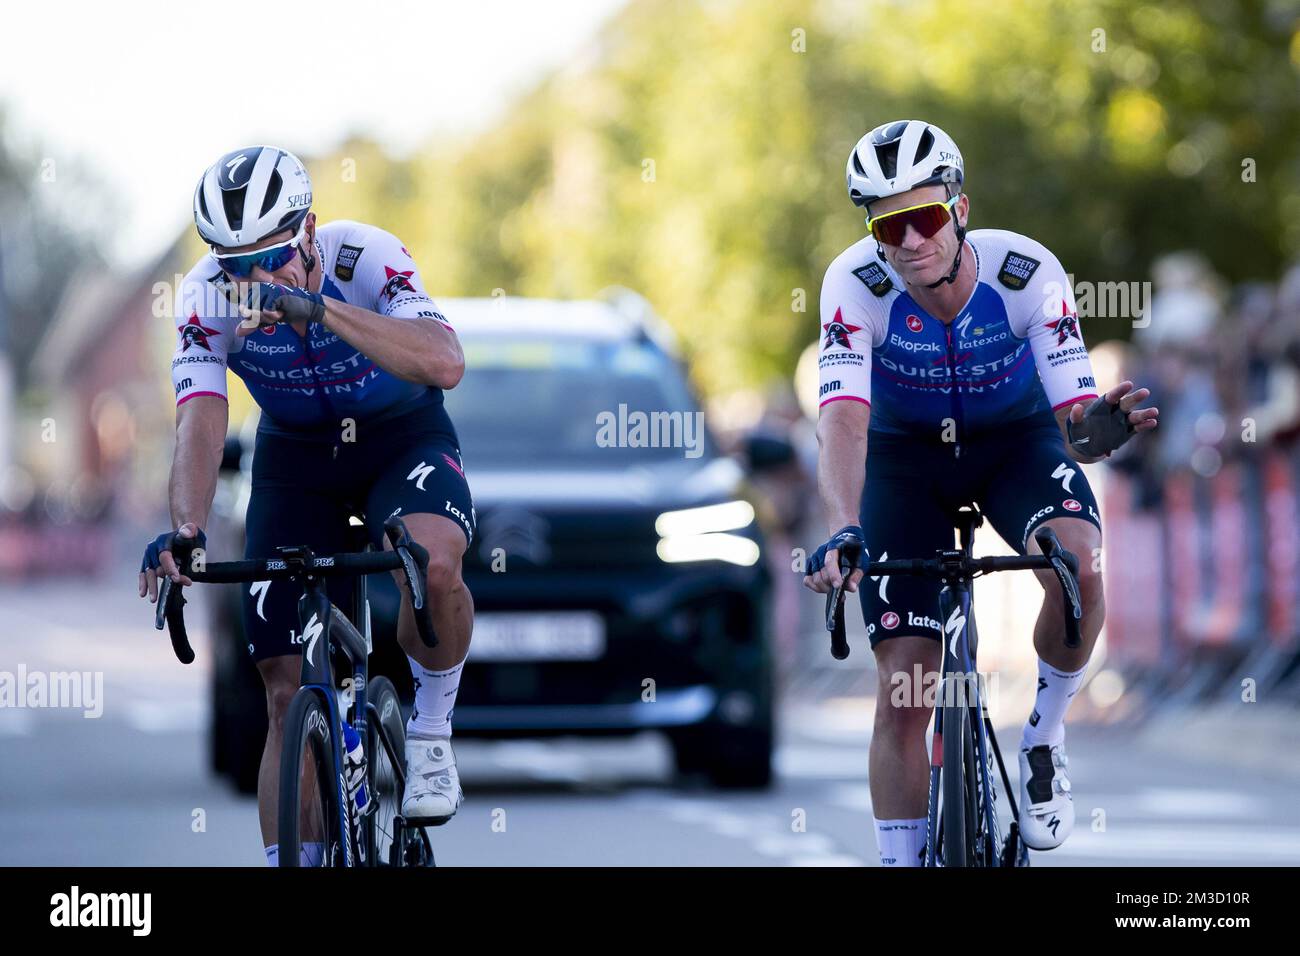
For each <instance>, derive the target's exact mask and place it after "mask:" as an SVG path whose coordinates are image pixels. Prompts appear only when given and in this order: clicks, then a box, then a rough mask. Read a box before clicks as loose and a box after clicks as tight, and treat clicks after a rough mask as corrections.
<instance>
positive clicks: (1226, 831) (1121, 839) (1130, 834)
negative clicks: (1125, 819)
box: [1036, 818, 1300, 865]
mask: <svg viewBox="0 0 1300 956" xmlns="http://www.w3.org/2000/svg"><path fill="white" fill-rule="evenodd" d="M1080 822H1081V823H1082V822H1083V821H1080ZM1050 852H1051V855H1052V858H1053V859H1063V858H1065V857H1072V856H1075V857H1091V858H1094V859H1096V858H1108V859H1115V860H1120V859H1128V860H1133V859H1143V860H1171V861H1177V860H1181V861H1192V860H1206V861H1213V862H1216V863H1271V864H1277V863H1287V864H1291V865H1295V864H1297V863H1300V830H1297V829H1295V828H1286V829H1282V828H1277V827H1245V826H1206V825H1205V824H1195V825H1178V826H1173V825H1170V826H1161V825H1146V826H1127V825H1125V824H1123V823H1117V822H1116V821H1115V820H1114V819H1113V818H1112V819H1111V822H1110V826H1109V827H1108V828H1107V830H1106V831H1105V832H1103V833H1094V832H1093V831H1092V830H1091V829H1089V828H1087V826H1086V825H1085V826H1084V827H1083V828H1082V829H1080V828H1079V827H1077V826H1076V829H1075V831H1074V833H1072V834H1071V835H1070V838H1069V839H1068V840H1066V842H1065V843H1064V844H1062V845H1061V846H1060V847H1058V848H1057V849H1055V850H1052V851H1050ZM1036 856H1037V854H1036Z"/></svg>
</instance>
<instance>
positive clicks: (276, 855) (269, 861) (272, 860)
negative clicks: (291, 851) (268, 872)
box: [266, 843, 280, 866]
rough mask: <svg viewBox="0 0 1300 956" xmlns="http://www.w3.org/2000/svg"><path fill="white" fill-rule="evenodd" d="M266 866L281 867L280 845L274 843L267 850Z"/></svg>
mask: <svg viewBox="0 0 1300 956" xmlns="http://www.w3.org/2000/svg"><path fill="white" fill-rule="evenodd" d="M266 865H267V866H279V865H280V844H278V843H272V844H271V845H270V846H268V847H267V848H266Z"/></svg>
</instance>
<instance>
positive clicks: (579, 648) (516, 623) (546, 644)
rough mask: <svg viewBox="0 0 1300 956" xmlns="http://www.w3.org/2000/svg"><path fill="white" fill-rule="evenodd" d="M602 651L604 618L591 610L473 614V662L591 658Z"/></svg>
mask: <svg viewBox="0 0 1300 956" xmlns="http://www.w3.org/2000/svg"><path fill="white" fill-rule="evenodd" d="M604 653H605V621H604V618H602V617H601V616H600V615H599V614H597V613H595V612H594V611H554V612H545V613H509V614H503V613H489V614H476V615H475V616H474V635H473V637H472V638H471V640H470V645H469V658H470V660H476V661H591V660H596V659H597V658H599V657H600V656H601V655H602V654H604Z"/></svg>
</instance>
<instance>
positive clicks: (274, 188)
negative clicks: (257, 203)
mask: <svg viewBox="0 0 1300 956" xmlns="http://www.w3.org/2000/svg"><path fill="white" fill-rule="evenodd" d="M283 184H284V180H283V179H281V177H280V171H279V170H278V169H273V170H271V179H270V181H269V182H268V183H267V184H266V197H265V198H264V199H263V200H262V211H261V212H259V213H258V214H257V217H258V218H259V219H260V218H262V217H263V216H265V215H266V214H267V213H268V212H270V211H271V209H272V208H273V207H274V206H275V201H276V200H277V199H279V198H280V189H281V187H282V186H283Z"/></svg>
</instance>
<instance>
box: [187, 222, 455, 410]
mask: <svg viewBox="0 0 1300 956" xmlns="http://www.w3.org/2000/svg"><path fill="white" fill-rule="evenodd" d="M314 246H315V248H314V250H313V251H314V253H315V255H316V257H317V259H318V260H319V261H320V263H321V265H320V268H321V270H322V282H321V289H320V291H321V294H322V295H325V296H328V297H330V298H332V299H337V300H338V301H340V302H347V303H350V304H352V305H356V306H359V307H361V308H363V309H368V310H370V311H372V312H377V313H379V314H380V315H387V316H392V317H394V318H407V319H416V318H431V319H435V320H437V321H439V322H442V323H443V324H445V325H447V327H448V328H451V326H450V324H449V323H447V320H446V318H445V317H443V315H442V314H441V313H439V311H438V308H437V306H436V305H435V304H434V302H433V300H432V299H431V298H429V296H428V294H427V293H426V292H425V291H424V284H423V282H422V281H421V279H420V273H419V271H418V270H417V269H416V266H415V262H414V261H413V260H412V259H411V255H410V253H409V252H407V251H406V247H405V246H403V245H402V244H401V242H400V241H398V239H397V238H396V237H395V236H393V235H391V234H390V233H387V232H385V231H384V230H382V229H378V228H376V227H374V226H368V225H365V224H363V223H359V222H349V221H347V220H340V221H337V222H331V223H327V224H325V225H323V226H320V227H319V228H318V229H317V230H316V237H315V240H314ZM225 281H226V278H225V276H224V275H223V274H222V271H221V268H220V266H218V264H217V261H216V259H214V258H213V257H212V256H211V255H206V256H204V257H203V258H202V259H200V260H199V262H198V264H197V265H195V266H194V268H193V269H191V270H190V272H189V274H188V275H187V276H186V277H185V279H184V281H183V282H182V284H181V288H180V290H179V292H178V296H177V303H176V306H177V307H176V312H175V315H176V322H177V339H176V352H175V354H174V356H173V358H172V383H173V385H174V387H175V391H176V404H177V405H178V406H179V405H181V404H183V403H184V402H186V401H188V400H189V399H191V398H194V397H195V396H197V395H219V396H221V397H222V398H225V397H226V369H227V368H229V369H230V370H231V371H232V372H234V373H235V374H236V375H238V376H239V377H240V378H241V379H243V381H244V384H245V385H246V386H247V387H248V390H249V392H250V393H251V394H252V396H253V399H254V400H255V401H256V402H257V404H258V405H259V406H260V407H261V409H262V411H263V413H264V415H263V421H264V423H267V424H270V425H271V426H273V427H276V428H278V429H283V430H288V431H296V430H308V431H310V430H315V429H321V428H327V427H332V428H337V427H338V426H339V423H340V421H341V420H343V419H345V418H352V419H355V420H356V421H358V422H363V421H367V420H371V419H374V418H376V417H378V416H381V415H385V414H388V413H393V412H396V411H404V410H405V409H406V408H407V407H410V408H412V409H414V408H418V407H421V406H423V405H426V404H440V403H441V402H442V390H441V389H438V388H435V387H433V386H429V385H421V384H419V383H416V382H407V381H403V380H402V379H399V378H397V377H396V376H395V375H392V374H390V373H388V372H386V371H384V370H383V369H381V368H380V367H379V366H378V365H376V364H375V363H374V362H373V361H372V360H371V359H370V358H368V357H367V356H366V355H365V354H364V353H362V352H359V351H358V350H357V349H356V348H354V347H353V346H351V345H349V344H348V343H347V342H346V341H344V340H343V339H342V338H340V337H339V336H338V335H337V334H336V333H334V332H331V331H330V330H329V329H327V328H326V327H325V326H324V325H322V324H319V323H311V324H309V325H308V334H307V337H306V339H304V337H303V336H300V335H299V334H298V333H297V332H295V331H294V330H293V329H292V328H291V327H289V326H288V325H284V324H277V325H274V326H269V327H267V328H263V329H260V330H258V331H256V332H254V333H253V334H252V335H248V336H245V337H242V338H241V337H240V336H238V335H237V334H236V332H235V329H236V327H237V326H238V325H239V323H240V322H241V321H242V317H241V316H240V315H239V313H238V310H237V309H236V308H235V306H234V305H232V304H231V303H230V302H229V300H228V299H227V298H226V294H225V293H224V292H223V291H222V286H223V284H224V283H225ZM267 419H269V420H270V421H269V423H268V422H267Z"/></svg>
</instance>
